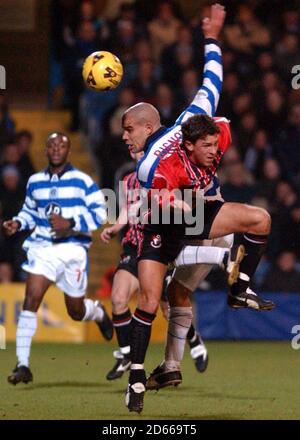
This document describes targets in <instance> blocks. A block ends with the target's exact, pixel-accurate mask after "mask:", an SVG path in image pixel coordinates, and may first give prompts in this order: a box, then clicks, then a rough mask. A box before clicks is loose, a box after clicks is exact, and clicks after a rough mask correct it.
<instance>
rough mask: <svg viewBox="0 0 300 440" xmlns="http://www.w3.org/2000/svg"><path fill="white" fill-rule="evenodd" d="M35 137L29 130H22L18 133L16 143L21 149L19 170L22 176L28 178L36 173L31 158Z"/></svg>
mask: <svg viewBox="0 0 300 440" xmlns="http://www.w3.org/2000/svg"><path fill="white" fill-rule="evenodd" d="M32 141H33V135H32V133H31V132H30V131H28V130H20V131H18V132H17V133H16V137H15V142H16V145H17V147H18V149H19V153H20V159H19V162H18V168H19V170H20V171H21V174H22V175H23V176H24V177H25V176H26V175H27V176H28V178H29V177H30V176H31V175H32V174H34V173H35V168H34V166H33V164H32V160H31V157H30V150H31V149H32Z"/></svg>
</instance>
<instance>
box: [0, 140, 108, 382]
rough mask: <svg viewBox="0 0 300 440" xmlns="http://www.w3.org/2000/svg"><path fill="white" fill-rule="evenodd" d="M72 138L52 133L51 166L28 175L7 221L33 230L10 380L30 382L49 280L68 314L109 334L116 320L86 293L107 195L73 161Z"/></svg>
mask: <svg viewBox="0 0 300 440" xmlns="http://www.w3.org/2000/svg"><path fill="white" fill-rule="evenodd" d="M70 147H71V145H70V140H69V138H68V137H67V136H66V135H65V134H63V133H52V134H51V135H50V136H49V137H48V139H47V141H46V156H47V159H48V163H49V165H48V167H47V168H46V169H45V170H43V171H40V172H39V173H36V174H34V175H32V176H31V177H30V178H29V181H28V184H27V190H26V198H25V202H24V205H23V207H22V209H21V211H20V212H19V213H18V215H17V216H16V217H14V218H13V219H12V220H8V221H6V222H5V223H4V224H3V226H4V230H5V231H6V233H7V234H8V235H12V234H14V233H16V232H17V231H21V230H33V232H32V234H31V235H30V236H29V237H28V238H27V239H26V240H25V242H24V245H23V247H24V249H25V250H26V251H27V261H26V263H24V265H23V269H24V270H26V271H27V272H28V278H27V281H26V293H25V301H24V304H23V310H22V312H21V313H20V317H19V320H18V326H17V336H16V351H17V365H16V368H15V369H14V370H13V372H12V373H11V374H10V376H9V377H8V381H9V382H10V383H12V384H14V385H15V384H17V383H19V382H24V383H28V382H30V381H32V379H33V377H32V373H31V371H30V369H29V355H30V347H31V342H32V338H33V336H34V334H35V331H36V328H37V311H38V309H39V306H40V304H41V302H42V300H43V297H44V295H45V293H46V291H47V290H48V288H49V287H50V285H51V284H53V283H54V284H56V285H57V287H59V288H60V289H61V290H62V291H63V292H64V294H65V303H66V307H67V311H68V314H69V315H70V316H71V318H72V319H74V320H76V321H95V322H96V323H97V325H98V327H99V328H100V330H101V332H102V334H103V336H104V337H105V339H107V340H110V339H111V338H112V336H113V327H112V323H111V321H110V319H109V317H108V315H107V313H106V311H105V310H104V308H103V306H101V304H98V302H93V301H92V300H91V299H88V298H85V291H86V287H87V265H88V258H87V251H88V248H89V246H90V244H91V240H92V238H91V231H94V230H96V229H98V228H99V227H100V226H101V225H102V224H103V223H105V221H106V217H107V214H106V204H105V200H104V195H103V193H102V192H101V191H100V189H99V188H98V186H97V185H96V183H95V182H94V181H93V180H92V178H91V177H90V176H88V175H87V174H85V173H83V172H82V171H80V170H78V169H76V168H75V167H73V166H72V165H71V164H70V163H69V153H70Z"/></svg>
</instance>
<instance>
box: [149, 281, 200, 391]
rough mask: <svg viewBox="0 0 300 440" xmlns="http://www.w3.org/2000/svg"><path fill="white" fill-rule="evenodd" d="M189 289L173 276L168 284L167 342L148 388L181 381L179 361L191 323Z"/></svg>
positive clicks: (177, 383) (161, 386)
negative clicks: (160, 361) (161, 359)
mask: <svg viewBox="0 0 300 440" xmlns="http://www.w3.org/2000/svg"><path fill="white" fill-rule="evenodd" d="M189 295H190V291H189V290H188V289H186V288H184V287H183V286H182V285H180V284H179V283H178V282H177V281H176V280H175V279H174V278H173V279H172V280H171V283H170V284H169V286H168V297H169V304H170V313H169V323H168V333H167V344H166V349H165V359H164V361H163V362H162V363H161V364H160V365H159V366H158V367H157V368H155V369H154V370H153V372H152V373H151V374H150V376H149V378H148V379H147V384H146V387H147V389H148V390H154V389H159V388H163V387H166V386H169V385H175V386H177V385H179V384H180V383H181V382H182V376H181V372H180V363H181V360H182V358H183V354H184V347H185V341H186V337H187V334H188V331H189V329H190V326H191V324H192V317H193V315H192V307H191V302H190V296H189Z"/></svg>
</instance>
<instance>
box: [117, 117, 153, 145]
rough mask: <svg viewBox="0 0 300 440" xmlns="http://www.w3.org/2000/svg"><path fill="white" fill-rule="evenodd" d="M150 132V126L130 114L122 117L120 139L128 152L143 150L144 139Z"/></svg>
mask: <svg viewBox="0 0 300 440" xmlns="http://www.w3.org/2000/svg"><path fill="white" fill-rule="evenodd" d="M151 134H152V130H151V127H150V126H149V125H148V124H147V123H143V122H141V121H138V120H137V119H136V118H134V117H130V116H127V117H125V118H124V120H123V136H122V139H123V141H125V143H126V145H127V147H128V150H129V152H130V153H139V152H140V151H143V149H144V146H145V143H146V140H147V138H148V137H149V136H150V135H151Z"/></svg>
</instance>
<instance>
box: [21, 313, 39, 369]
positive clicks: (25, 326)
mask: <svg viewBox="0 0 300 440" xmlns="http://www.w3.org/2000/svg"><path fill="white" fill-rule="evenodd" d="M36 328H37V314H36V313H35V312H30V311H28V310H22V312H21V313H20V316H19V320H18V327H17V337H16V346H17V359H18V366H19V365H24V366H25V367H28V366H29V355H30V348H31V342H32V338H33V336H34V334H35V332H36Z"/></svg>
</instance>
